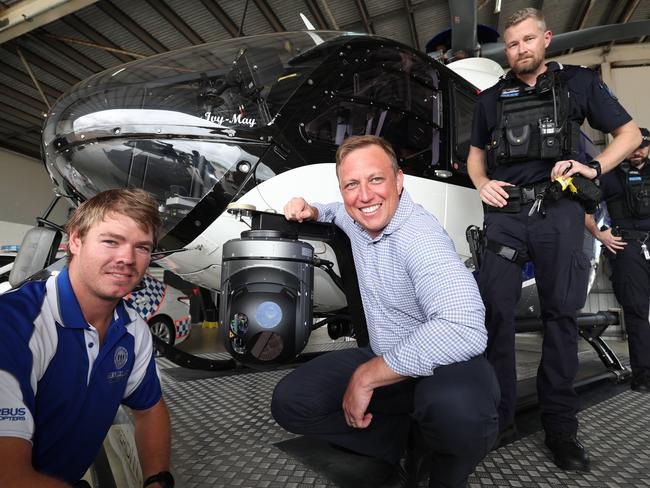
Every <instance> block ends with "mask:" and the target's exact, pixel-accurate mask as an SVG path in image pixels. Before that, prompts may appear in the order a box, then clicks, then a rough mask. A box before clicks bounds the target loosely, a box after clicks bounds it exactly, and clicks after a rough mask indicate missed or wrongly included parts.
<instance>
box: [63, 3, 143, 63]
mask: <svg viewBox="0 0 650 488" xmlns="http://www.w3.org/2000/svg"><path fill="white" fill-rule="evenodd" d="M61 22H64V23H65V24H67V25H68V26H69V27H72V28H73V29H74V30H76V31H77V32H79V33H80V34H82V35H84V36H85V37H86V38H87V39H90V40H91V41H92V42H93V43H95V44H100V45H104V46H108V47H112V48H116V49H120V46H118V45H116V44H114V43H113V42H111V41H110V40H109V39H108V38H107V37H105V36H104V35H103V34H101V33H99V32H98V31H96V30H95V29H93V28H92V27H90V26H89V25H88V24H86V23H85V22H83V21H82V20H81V19H79V17H77V16H76V15H74V14H73V15H68V16H67V17H64V18H63V19H61ZM109 52H110V53H111V54H112V55H113V56H115V57H116V58H117V59H119V60H120V62H122V63H128V62H129V61H133V58H132V57H131V56H127V55H126V54H122V53H120V52H116V51H109Z"/></svg>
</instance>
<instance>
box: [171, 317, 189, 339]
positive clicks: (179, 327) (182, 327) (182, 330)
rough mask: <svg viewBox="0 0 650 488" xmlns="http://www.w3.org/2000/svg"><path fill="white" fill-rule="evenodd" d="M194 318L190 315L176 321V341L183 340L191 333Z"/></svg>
mask: <svg viewBox="0 0 650 488" xmlns="http://www.w3.org/2000/svg"><path fill="white" fill-rule="evenodd" d="M191 322H192V318H191V317H190V316H189V315H188V316H186V317H183V318H182V319H178V320H174V325H175V326H176V340H178V339H182V338H183V337H185V336H187V335H188V334H189V333H190V325H191Z"/></svg>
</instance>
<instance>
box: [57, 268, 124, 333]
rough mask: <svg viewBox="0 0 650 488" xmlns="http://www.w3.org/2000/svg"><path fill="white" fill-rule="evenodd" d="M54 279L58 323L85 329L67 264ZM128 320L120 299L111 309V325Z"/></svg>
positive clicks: (121, 323)
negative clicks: (59, 321) (59, 320)
mask: <svg viewBox="0 0 650 488" xmlns="http://www.w3.org/2000/svg"><path fill="white" fill-rule="evenodd" d="M55 280H56V282H55V284H56V293H57V296H58V312H59V317H60V319H61V324H60V325H62V326H63V327H68V328H72V329H87V328H88V322H87V321H86V319H85V318H84V314H83V312H82V311H81V306H80V305H79V301H78V300H77V297H76V295H75V294H74V290H73V289H72V283H70V276H69V274H68V267H67V266H66V267H65V268H63V271H61V272H60V273H59V274H58V275H57V276H56V278H55ZM130 322H131V318H130V317H129V314H128V312H127V311H126V309H125V308H124V301H123V300H120V301H119V302H118V304H117V307H115V310H114V311H113V320H112V321H111V327H112V326H113V324H115V325H117V326H118V327H119V326H122V327H124V326H126V325H127V324H128V323H130Z"/></svg>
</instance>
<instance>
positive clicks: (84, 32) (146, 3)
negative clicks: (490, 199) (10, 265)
mask: <svg viewBox="0 0 650 488" xmlns="http://www.w3.org/2000/svg"><path fill="white" fill-rule="evenodd" d="M463 1H464V2H466V3H467V2H468V3H469V4H475V5H476V9H477V16H476V20H477V22H478V23H481V24H486V25H490V26H493V27H497V28H498V30H499V31H501V30H502V27H503V23H504V19H505V18H507V17H508V15H509V14H510V13H512V12H514V11H515V10H517V9H519V8H523V7H537V8H542V9H543V10H544V13H545V15H546V18H547V24H548V27H549V28H550V29H551V30H552V31H553V33H554V34H556V35H557V34H560V33H564V32H569V31H574V30H578V29H585V28H589V27H594V26H599V25H606V24H625V23H628V22H634V21H640V20H648V19H650V0H504V1H501V0H0V147H3V148H6V149H9V150H12V151H15V152H18V153H21V154H25V155H27V156H31V157H34V158H40V134H41V128H42V125H43V121H44V118H45V115H46V113H47V111H48V109H49V107H51V106H52V104H53V103H54V101H55V100H56V99H57V98H58V97H59V95H61V94H62V93H64V92H65V91H67V90H68V89H69V88H70V87H71V86H73V85H74V84H76V83H77V82H79V81H81V80H83V79H85V78H87V77H88V76H90V75H92V74H94V73H98V72H100V71H103V70H105V69H108V68H113V67H115V66H117V65H120V64H122V63H126V62H129V61H133V60H135V59H140V58H143V57H147V56H151V55H154V54H158V53H162V52H167V51H172V50H175V49H180V48H183V47H188V46H191V45H196V44H202V43H205V42H211V41H218V40H222V39H230V38H233V37H239V36H244V35H256V34H266V33H269V32H279V31H285V30H286V31H290V30H302V29H304V24H303V22H302V21H301V19H300V16H299V13H303V14H304V15H305V16H306V17H307V18H308V19H309V20H310V21H311V23H312V24H313V25H314V26H315V27H316V28H320V29H333V30H345V31H355V32H368V33H372V34H376V35H379V36H383V37H388V38H392V39H396V40H398V41H401V42H403V43H405V44H408V45H411V46H414V47H416V48H418V49H424V46H425V45H426V43H427V42H428V41H429V39H431V37H433V36H434V35H435V34H437V33H439V32H440V31H443V30H445V29H448V28H449V27H450V25H451V24H452V22H451V20H450V8H449V3H450V2H457V3H458V2H461V3H462V2H463ZM619 42H626V43H630V42H633V43H647V42H648V36H641V37H637V38H632V39H626V40H625V41H619ZM595 46H596V45H590V46H584V48H591V47H595ZM601 46H602V48H603V49H608V47H611V43H607V44H601Z"/></svg>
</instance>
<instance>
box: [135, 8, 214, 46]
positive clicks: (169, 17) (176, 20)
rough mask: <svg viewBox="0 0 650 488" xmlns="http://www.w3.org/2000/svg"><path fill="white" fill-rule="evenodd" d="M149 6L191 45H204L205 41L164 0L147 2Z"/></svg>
mask: <svg viewBox="0 0 650 488" xmlns="http://www.w3.org/2000/svg"><path fill="white" fill-rule="evenodd" d="M147 3H148V4H149V6H150V7H151V8H152V9H154V10H155V11H156V12H158V14H160V16H161V17H162V18H163V19H165V20H166V21H167V22H169V23H170V24H171V25H172V26H173V27H174V29H176V30H177V31H178V32H180V33H181V34H182V35H183V37H185V39H187V40H188V41H190V44H194V45H197V44H203V43H205V41H204V40H203V39H201V36H199V35H198V34H197V33H196V32H195V31H194V30H193V29H192V28H191V27H190V26H189V25H187V23H185V21H184V20H183V19H181V18H180V16H178V15H177V14H176V12H174V11H173V10H172V9H171V8H169V5H167V4H166V3H165V2H164V1H163V0H147Z"/></svg>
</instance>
